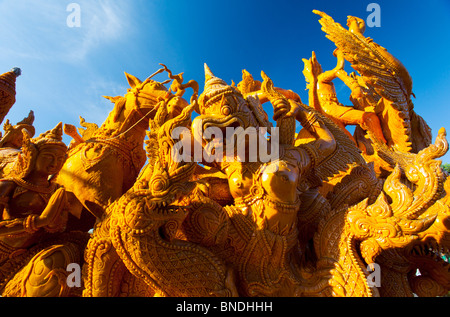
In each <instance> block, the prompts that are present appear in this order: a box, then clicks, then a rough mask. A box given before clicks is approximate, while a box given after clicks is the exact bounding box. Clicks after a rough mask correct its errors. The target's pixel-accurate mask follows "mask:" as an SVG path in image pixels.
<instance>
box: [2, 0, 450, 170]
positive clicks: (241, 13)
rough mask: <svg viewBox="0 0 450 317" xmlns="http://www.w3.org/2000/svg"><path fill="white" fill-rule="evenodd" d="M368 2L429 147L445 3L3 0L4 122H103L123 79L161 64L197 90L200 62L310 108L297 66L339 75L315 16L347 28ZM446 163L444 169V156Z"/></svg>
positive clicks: (442, 67) (443, 92)
mask: <svg viewBox="0 0 450 317" xmlns="http://www.w3.org/2000/svg"><path fill="white" fill-rule="evenodd" d="M73 2H75V3H77V4H79V6H80V9H81V24H80V27H75V28H70V27H68V25H67V22H66V20H67V17H68V15H69V14H70V12H68V11H67V10H66V9H67V6H68V5H69V4H70V3H73ZM371 2H376V3H377V4H379V5H380V8H381V27H373V28H367V30H366V34H365V35H366V36H370V37H372V38H373V39H374V40H375V42H377V43H379V44H380V45H382V46H384V47H386V48H387V49H388V50H389V52H391V53H392V54H394V55H395V56H396V57H397V58H398V59H399V60H401V61H402V63H403V64H404V65H405V66H406V67H407V69H408V70H409V72H410V74H411V76H412V78H413V82H414V84H413V91H414V93H415V95H416V99H415V100H414V104H415V109H416V112H417V113H419V114H420V115H421V116H422V117H424V118H425V120H426V121H427V122H428V124H429V125H430V127H431V128H432V132H433V139H434V138H435V136H436V133H437V131H438V130H439V128H440V127H445V128H446V129H447V130H450V124H448V121H449V120H448V118H449V117H450V107H449V104H450V101H449V97H448V95H449V91H450V72H449V70H450V59H449V49H450V34H449V32H448V31H449V27H448V22H449V21H450V1H448V0H430V1H422V0H420V1H384V0H383V1H380V0H378V1H362V0H346V1H331V0H330V1H329V0H324V1H299V0H297V1H283V0H278V1H245V0H240V1H237V0H231V1H221V2H219V1H203V0H191V1H162V0H150V1H144V0H126V1H125V0H108V1H106V0H105V1H94V0H79V1H64V0H3V1H0V43H1V45H0V72H1V73H2V72H6V71H8V70H9V69H11V68H12V67H14V66H18V67H20V68H21V69H22V76H21V77H19V78H18V79H17V102H16V104H15V105H14V107H13V108H12V109H11V111H10V113H9V114H8V116H7V118H9V119H10V120H11V121H12V122H13V123H15V122H17V121H19V120H21V119H23V118H24V117H25V116H26V115H27V114H28V112H29V110H33V111H34V112H35V116H36V120H35V126H36V129H37V132H38V133H40V132H43V131H45V130H48V129H50V128H53V127H54V126H55V125H56V124H57V123H58V122H60V121H62V122H64V123H71V124H75V125H77V126H78V125H79V124H78V123H79V116H80V115H81V116H83V117H84V118H85V119H86V121H88V122H95V123H97V124H99V125H100V124H101V123H102V122H103V121H104V119H106V116H107V114H108V112H109V111H110V110H111V109H112V104H111V103H110V102H109V101H107V100H106V99H104V98H102V95H109V96H116V95H123V94H124V93H125V92H126V89H127V86H128V85H127V81H126V79H125V77H124V74H123V73H124V71H126V72H128V73H130V74H133V75H135V76H137V77H139V78H141V79H145V78H146V77H148V76H149V75H150V74H152V73H153V72H154V71H156V70H157V69H158V68H159V67H160V66H159V65H158V63H164V64H166V65H167V66H168V67H169V68H170V69H171V70H172V71H173V72H174V73H180V72H184V78H185V80H186V81H187V80H190V79H195V80H197V81H198V82H199V84H200V86H201V87H202V86H203V79H204V75H203V63H205V62H206V63H208V65H209V66H210V67H211V69H212V71H213V72H214V73H215V74H216V75H217V76H219V77H221V78H223V79H224V80H226V81H227V82H229V83H231V80H234V81H235V82H236V83H237V82H239V81H240V79H241V76H242V73H241V71H242V69H247V70H248V71H249V72H250V73H252V74H253V75H254V77H255V78H257V79H260V78H259V74H260V72H261V70H263V71H264V72H266V73H267V74H268V75H269V76H270V77H271V78H272V79H273V81H274V83H275V85H276V86H278V87H282V88H286V89H292V90H294V91H296V92H297V93H299V94H300V96H301V97H302V99H303V101H304V102H307V92H306V91H305V81H304V77H303V74H302V69H303V62H302V58H309V57H310V56H311V52H312V51H315V52H316V54H317V58H318V60H319V62H320V63H321V64H322V66H323V68H324V69H330V68H332V67H334V66H335V58H334V57H333V56H332V51H333V50H334V44H333V43H332V42H331V41H329V40H328V39H326V38H325V34H324V33H323V32H322V31H321V29H320V24H319V22H318V19H319V17H318V16H317V15H315V14H313V13H312V10H313V9H318V10H321V11H324V12H326V13H328V14H329V15H331V16H332V17H333V18H334V19H335V20H336V21H337V22H339V23H341V24H344V25H345V23H346V17H347V15H355V16H359V17H361V18H363V19H366V18H367V16H368V15H369V14H370V12H367V11H366V8H367V5H368V4H369V3H371ZM348 70H351V69H348ZM158 76H160V77H156V79H161V81H162V80H165V79H166V78H167V77H166V74H161V75H158ZM337 83H338V84H337V89H338V90H339V91H340V96H342V97H340V101H341V102H342V103H344V104H350V102H349V101H348V94H349V92H348V90H347V89H346V88H345V87H344V86H343V84H340V83H339V82H337ZM268 112H269V111H268ZM67 141H70V139H67ZM443 161H444V162H449V163H450V155H449V154H447V155H446V156H445V157H444V158H443Z"/></svg>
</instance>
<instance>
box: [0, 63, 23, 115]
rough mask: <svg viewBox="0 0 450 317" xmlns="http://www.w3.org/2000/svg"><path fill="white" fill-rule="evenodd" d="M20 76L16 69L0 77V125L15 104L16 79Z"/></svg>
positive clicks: (18, 69)
mask: <svg viewBox="0 0 450 317" xmlns="http://www.w3.org/2000/svg"><path fill="white" fill-rule="evenodd" d="M21 74H22V71H21V69H20V68H18V67H14V68H12V69H11V70H10V71H9V72H7V73H4V74H2V75H0V123H1V122H3V119H4V118H5V117H6V115H7V114H8V112H9V110H10V109H11V107H12V106H13V105H14V104H15V103H16V78H17V77H19V76H20V75H21Z"/></svg>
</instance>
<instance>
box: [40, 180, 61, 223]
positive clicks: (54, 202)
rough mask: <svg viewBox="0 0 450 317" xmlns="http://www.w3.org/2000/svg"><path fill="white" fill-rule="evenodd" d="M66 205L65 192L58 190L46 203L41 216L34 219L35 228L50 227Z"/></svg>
mask: <svg viewBox="0 0 450 317" xmlns="http://www.w3.org/2000/svg"><path fill="white" fill-rule="evenodd" d="M65 204H66V191H65V190H64V188H59V189H58V190H57V191H56V192H55V193H54V194H53V195H52V197H50V200H49V201H48V204H47V207H45V209H44V211H43V212H42V214H41V215H40V216H39V217H37V219H36V226H37V227H45V226H48V225H50V224H51V223H52V222H53V221H55V219H56V218H57V217H58V216H59V215H60V214H61V212H62V210H63V208H64V206H65Z"/></svg>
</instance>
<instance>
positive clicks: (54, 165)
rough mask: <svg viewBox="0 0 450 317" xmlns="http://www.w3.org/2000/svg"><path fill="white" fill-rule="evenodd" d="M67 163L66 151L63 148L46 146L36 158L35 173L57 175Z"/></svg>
mask: <svg viewBox="0 0 450 317" xmlns="http://www.w3.org/2000/svg"><path fill="white" fill-rule="evenodd" d="M65 161H66V151H65V150H64V148H63V147H61V146H44V147H43V148H42V149H41V150H40V151H39V154H38V156H37V158H36V163H35V167H34V168H35V171H36V172H37V173H40V174H46V175H54V174H57V173H58V172H59V171H60V170H61V168H62V166H63V165H64V162H65Z"/></svg>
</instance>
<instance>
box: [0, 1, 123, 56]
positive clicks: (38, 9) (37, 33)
mask: <svg viewBox="0 0 450 317" xmlns="http://www.w3.org/2000/svg"><path fill="white" fill-rule="evenodd" d="M73 2H75V3H77V4H79V8H80V9H81V12H80V14H81V15H80V16H81V25H80V27H73V28H71V27H69V26H68V25H67V17H68V16H69V15H70V14H71V13H72V12H70V11H67V10H66V9H67V6H68V5H69V4H70V3H71V1H56V0H45V1H44V0H34V1H26V0H15V1H3V2H0V39H1V41H2V44H3V45H2V46H1V47H0V57H2V56H3V57H8V56H21V57H26V58H31V59H38V60H55V59H56V60H60V61H64V62H78V61H80V60H84V59H85V58H86V57H87V55H88V54H89V53H91V52H92V51H93V50H95V49H96V48H98V47H100V46H101V45H105V44H108V43H110V42H112V41H117V40H119V39H120V38H121V37H123V36H124V35H125V34H126V31H127V29H128V28H129V27H130V19H129V14H130V12H131V10H130V3H131V2H130V1H123V0H119V1H105V0H101V1H88V0H82V1H73Z"/></svg>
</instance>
